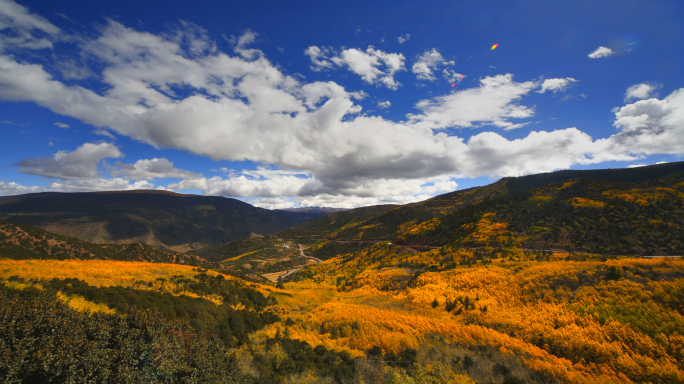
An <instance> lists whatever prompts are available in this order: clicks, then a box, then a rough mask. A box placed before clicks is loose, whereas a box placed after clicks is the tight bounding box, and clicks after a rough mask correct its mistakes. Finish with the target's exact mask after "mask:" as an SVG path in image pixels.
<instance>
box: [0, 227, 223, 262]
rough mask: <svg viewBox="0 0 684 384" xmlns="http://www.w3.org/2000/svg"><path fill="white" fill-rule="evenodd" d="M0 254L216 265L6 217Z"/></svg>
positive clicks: (0, 236)
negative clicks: (94, 241) (84, 237)
mask: <svg viewBox="0 0 684 384" xmlns="http://www.w3.org/2000/svg"><path fill="white" fill-rule="evenodd" d="M0 258H9V259H58V260H64V259H81V260H91V259H101V260H129V261H147V262H155V263H179V264H187V265H197V266H204V267H215V266H216V264H214V263H211V262H209V261H207V260H205V259H204V258H202V257H198V256H195V255H187V254H182V253H175V252H169V251H164V250H161V249H159V248H155V247H152V246H149V245H147V244H140V243H137V244H109V245H102V244H91V243H88V242H86V241H83V240H79V239H74V238H72V237H67V236H61V235H57V234H54V233H50V232H48V231H46V230H44V229H41V228H36V227H31V226H29V225H22V224H14V223H10V222H6V221H0Z"/></svg>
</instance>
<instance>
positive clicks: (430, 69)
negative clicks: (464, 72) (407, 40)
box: [411, 48, 462, 82]
mask: <svg viewBox="0 0 684 384" xmlns="http://www.w3.org/2000/svg"><path fill="white" fill-rule="evenodd" d="M454 64H455V63H454V61H453V60H452V61H446V60H444V58H443V57H442V54H441V53H439V51H437V49H436V48H432V49H431V50H429V51H425V53H423V54H422V55H421V56H419V57H418V59H416V62H415V63H414V64H413V67H411V71H412V72H413V73H414V74H416V78H417V79H418V80H429V81H435V80H437V78H436V77H435V75H434V71H435V70H436V69H437V68H439V67H444V66H450V65H454ZM443 74H444V78H445V79H447V81H449V82H454V81H460V80H461V79H462V77H461V74H459V73H456V72H454V71H453V70H450V69H445V70H444V72H443Z"/></svg>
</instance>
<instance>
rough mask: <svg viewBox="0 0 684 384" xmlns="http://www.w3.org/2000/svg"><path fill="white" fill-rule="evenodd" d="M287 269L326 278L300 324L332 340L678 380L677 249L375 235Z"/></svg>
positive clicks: (541, 374) (682, 321)
mask: <svg viewBox="0 0 684 384" xmlns="http://www.w3.org/2000/svg"><path fill="white" fill-rule="evenodd" d="M294 279H295V280H298V279H299V280H300V282H298V283H290V284H292V285H290V284H286V285H287V287H297V286H300V285H301V286H305V285H306V284H309V285H320V286H326V285H334V286H336V288H337V292H338V293H337V297H339V299H338V300H331V301H330V302H329V303H328V304H324V305H321V306H320V307H318V308H316V309H312V310H311V314H310V315H308V317H307V319H308V320H307V321H306V323H311V322H315V323H316V324H320V327H321V328H322V329H324V330H325V332H326V333H327V334H329V335H330V336H329V337H330V338H332V339H333V340H339V343H340V344H346V345H348V346H350V347H352V348H368V347H369V346H371V345H377V346H380V347H381V348H382V349H383V350H384V351H389V352H394V353H396V352H397V351H401V350H403V349H405V348H407V347H410V348H416V349H418V350H419V351H422V352H420V353H419V354H420V355H422V356H423V359H425V360H428V359H435V360H436V358H435V357H436V356H440V357H441V358H444V359H446V360H449V359H456V360H455V361H457V362H456V364H455V366H456V367H458V368H457V369H464V368H465V369H464V371H467V373H468V375H469V376H470V377H471V378H473V379H475V380H477V381H478V382H487V381H491V382H496V381H495V380H497V379H496V377H497V374H496V372H497V369H496V368H494V366H495V365H497V364H498V365H500V366H504V367H505V368H506V370H508V371H510V372H514V376H516V377H517V378H518V379H521V380H522V381H521V382H570V383H572V382H632V381H633V382H643V383H646V382H652V383H682V382H684V335H683V334H682V329H684V304H683V303H684V261H683V260H681V259H659V260H645V259H636V258H631V259H630V258H623V259H619V260H608V261H601V257H600V256H598V255H595V256H592V255H571V254H561V253H556V254H547V253H523V252H521V251H520V250H519V249H518V250H515V249H510V250H501V251H500V253H498V254H495V253H490V254H486V255H485V254H483V253H481V252H479V251H478V250H466V249H457V248H453V249H446V248H444V249H441V250H433V251H430V252H425V253H412V254H409V253H407V252H401V250H400V249H399V248H398V247H391V246H388V245H386V244H378V245H374V246H373V247H372V248H370V249H368V250H365V251H361V252H357V253H352V254H347V255H341V256H339V257H338V258H335V259H332V260H329V261H327V262H325V263H323V264H320V265H318V266H313V267H311V268H309V269H308V270H305V271H302V272H300V273H299V275H298V276H297V275H296V276H294ZM353 297H356V298H355V299H353ZM342 298H344V299H342ZM350 326H351V328H349V327H350ZM356 328H358V329H363V330H364V331H363V332H357V331H355V330H354V329H356ZM302 332H304V333H306V331H305V330H304V331H302ZM302 337H304V336H302ZM428 356H430V357H428ZM464 357H467V359H466V360H467V367H464V365H463V364H464V361H466V360H464ZM452 361H454V360H452ZM506 370H503V369H502V371H501V372H504V371H506ZM492 372H493V373H494V374H492ZM498 380H501V377H500V378H499V379H498Z"/></svg>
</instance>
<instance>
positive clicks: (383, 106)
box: [378, 100, 392, 109]
mask: <svg viewBox="0 0 684 384" xmlns="http://www.w3.org/2000/svg"><path fill="white" fill-rule="evenodd" d="M391 105H392V103H390V101H389V100H386V101H380V102H378V108H380V109H387V108H389V107H390V106H391Z"/></svg>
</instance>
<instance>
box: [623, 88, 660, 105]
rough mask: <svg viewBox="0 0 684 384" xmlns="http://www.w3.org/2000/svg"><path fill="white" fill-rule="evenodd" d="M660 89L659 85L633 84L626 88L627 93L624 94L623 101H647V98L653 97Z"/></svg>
mask: <svg viewBox="0 0 684 384" xmlns="http://www.w3.org/2000/svg"><path fill="white" fill-rule="evenodd" d="M660 87H661V86H660V85H659V84H650V83H641V84H634V85H632V86H630V87H629V88H627V92H625V101H626V102H627V101H631V100H635V99H648V98H649V97H651V96H653V95H654V94H655V92H656V91H657V90H658V88H660Z"/></svg>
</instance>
